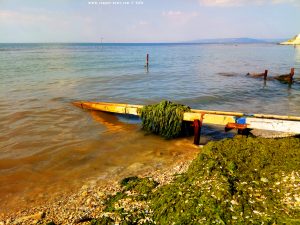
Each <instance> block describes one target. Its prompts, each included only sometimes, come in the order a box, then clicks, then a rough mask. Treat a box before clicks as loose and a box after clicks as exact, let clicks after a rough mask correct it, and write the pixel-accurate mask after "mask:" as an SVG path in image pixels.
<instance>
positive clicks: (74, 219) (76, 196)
mask: <svg viewBox="0 0 300 225" xmlns="http://www.w3.org/2000/svg"><path fill="white" fill-rule="evenodd" d="M190 148H194V149H190ZM190 148H189V149H187V151H189V150H192V151H191V152H189V154H187V155H179V156H178V159H177V160H176V161H174V162H173V163H172V164H169V165H164V166H162V167H159V168H150V169H149V168H147V166H145V167H146V168H145V169H143V168H138V172H137V173H136V174H133V173H129V174H122V175H117V174H115V175H113V176H112V177H110V178H109V180H106V181H103V180H95V179H92V180H89V181H88V182H87V183H86V184H84V185H83V186H82V187H81V188H80V189H78V190H76V191H74V192H72V193H71V194H70V193H68V194H59V196H58V197H56V198H54V199H51V201H49V202H45V203H43V202H42V203H41V204H37V206H36V207H31V208H26V209H21V210H16V211H13V210H10V211H9V212H7V213H5V214H4V213H2V214H0V225H6V224H7V225H8V224H46V223H48V222H52V221H53V222H55V223H56V224H78V223H79V221H81V220H82V219H83V220H84V218H98V217H99V215H100V214H101V213H102V210H103V208H104V205H103V203H104V202H105V199H106V198H107V196H109V195H114V194H116V193H117V192H118V191H120V190H121V186H120V180H121V179H123V178H125V177H126V176H130V175H134V176H138V177H141V178H143V177H145V178H146V177H151V178H152V179H153V180H155V181H156V182H158V183H159V184H160V185H159V186H161V185H165V184H168V183H170V182H171V181H172V180H173V179H174V175H175V174H181V173H184V172H185V171H186V170H187V169H188V167H189V165H190V164H191V162H192V161H193V160H194V159H195V157H196V156H197V155H198V153H199V149H200V148H198V147H193V146H192V145H191V146H190ZM195 149H196V151H195ZM131 166H132V167H140V166H141V165H139V164H138V163H135V164H133V165H131ZM80 224H84V223H81V222H80Z"/></svg>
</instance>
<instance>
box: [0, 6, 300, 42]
mask: <svg viewBox="0 0 300 225" xmlns="http://www.w3.org/2000/svg"><path fill="white" fill-rule="evenodd" d="M96 3H97V4H96ZM113 3H119V4H118V5H114V4H113ZM126 3H129V4H126ZM298 33H300V0H136V1H132V0H98V1H93V0H51V1H50V0H43V1H41V0H0V42H2V43H18V42H21V43H24V42H101V39H102V38H103V42H109V43H115V42H182V41H193V40H198V39H210V38H237V37H250V38H264V39H273V38H274V39H277V38H291V37H293V36H294V35H296V34H298Z"/></svg>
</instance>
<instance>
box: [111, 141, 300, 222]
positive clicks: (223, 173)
mask: <svg viewBox="0 0 300 225" xmlns="http://www.w3.org/2000/svg"><path fill="white" fill-rule="evenodd" d="M299 159H300V140H299V139H297V138H284V139H263V138H240V137H238V138H234V139H226V140H223V141H218V142H210V143H209V144H207V145H206V146H205V147H204V148H203V149H202V151H201V153H200V154H199V155H198V157H197V158H196V159H195V160H194V161H193V162H192V164H191V165H190V167H189V169H188V171H187V172H186V173H184V174H181V175H178V176H176V178H175V179H174V180H173V182H171V183H170V184H168V185H164V186H159V187H157V183H154V182H153V181H152V180H151V179H149V178H137V177H131V178H127V179H124V180H123V181H122V182H121V184H122V186H123V191H122V192H121V194H120V193H119V194H117V195H115V199H114V202H116V201H119V200H120V199H121V198H128V197H130V196H128V195H127V194H126V193H127V192H128V191H134V192H136V193H137V194H136V195H134V196H133V197H131V198H134V200H135V201H138V200H142V201H144V202H147V203H148V205H149V210H148V211H149V212H148V213H146V212H144V211H143V212H141V213H132V212H125V211H124V210H122V211H119V213H121V214H124V213H125V214H126V215H129V216H127V220H126V221H125V220H121V221H124V224H125V222H126V223H127V224H135V223H140V224H300V201H299V199H300V175H299V173H300V161H299ZM145 193H146V195H145ZM108 206H109V205H108ZM110 207H113V206H112V204H111V205H110ZM141 211H142V210H141ZM115 212H116V211H115ZM120 218H124V217H122V216H120ZM128 218H129V219H128ZM145 218H148V220H146V222H144V221H145ZM121 224H122V222H121Z"/></svg>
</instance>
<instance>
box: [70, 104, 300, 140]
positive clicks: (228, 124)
mask: <svg viewBox="0 0 300 225" xmlns="http://www.w3.org/2000/svg"><path fill="white" fill-rule="evenodd" d="M73 104H74V105H76V106H78V107H81V108H83V109H89V110H98V111H103V112H110V113H118V114H130V115H135V116H139V115H140V114H139V109H141V108H142V107H143V105H130V104H120V103H108V102H74V103H73ZM183 120H184V121H190V122H194V125H195V127H198V128H197V129H200V131H201V126H202V124H211V125H221V126H225V128H226V129H227V130H230V129H238V130H239V131H244V130H251V129H261V130H269V131H278V132H283V133H287V134H289V135H291V136H294V135H298V134H300V117H298V116H283V115H269V114H245V113H239V112H224V111H211V110H197V109H192V110H191V112H186V113H184V116H183ZM199 122H200V123H199ZM195 131H196V130H195ZM195 133H199V136H200V132H199V131H198V132H195ZM195 138H196V137H195ZM195 142H197V143H198V142H199V141H195Z"/></svg>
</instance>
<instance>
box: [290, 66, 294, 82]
mask: <svg viewBox="0 0 300 225" xmlns="http://www.w3.org/2000/svg"><path fill="white" fill-rule="evenodd" d="M294 75H295V68H291V72H290V79H289V83H292V82H293V77H294Z"/></svg>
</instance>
